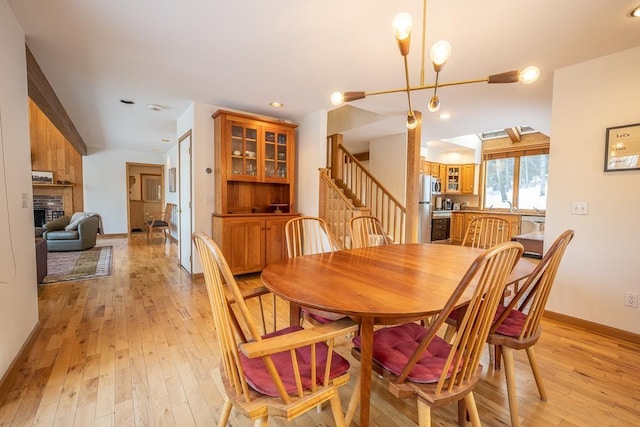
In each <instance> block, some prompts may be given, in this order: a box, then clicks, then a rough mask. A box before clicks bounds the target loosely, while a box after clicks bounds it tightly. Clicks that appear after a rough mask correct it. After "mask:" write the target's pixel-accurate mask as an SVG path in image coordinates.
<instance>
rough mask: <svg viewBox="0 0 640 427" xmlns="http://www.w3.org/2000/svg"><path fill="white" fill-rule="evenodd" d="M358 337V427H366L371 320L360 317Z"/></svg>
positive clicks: (368, 398)
mask: <svg viewBox="0 0 640 427" xmlns="http://www.w3.org/2000/svg"><path fill="white" fill-rule="evenodd" d="M360 337H361V344H360V426H361V427H368V426H369V409H370V400H371V360H372V358H373V318H371V317H362V319H361V324H360Z"/></svg>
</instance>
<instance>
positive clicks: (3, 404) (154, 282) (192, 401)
mask: <svg viewBox="0 0 640 427" xmlns="http://www.w3.org/2000/svg"><path fill="white" fill-rule="evenodd" d="M98 244H109V245H113V247H114V265H113V274H112V276H109V277H106V278H101V279H94V280H88V281H81V282H67V283H60V284H52V285H41V286H40V287H39V292H38V294H39V305H40V308H39V311H40V322H41V327H40V329H39V331H38V332H37V336H36V337H35V338H34V341H33V345H32V347H31V348H30V349H29V350H28V354H27V358H26V361H25V362H24V363H23V364H21V365H20V366H17V367H16V369H15V370H14V371H13V372H12V374H11V375H9V376H8V378H7V380H6V384H5V385H6V387H5V388H4V389H6V390H8V392H6V393H4V395H2V396H0V425H2V426H5V425H15V426H28V425H37V426H40V425H55V426H91V425H95V426H103V425H104V426H111V425H116V426H124V425H135V426H152V425H169V426H171V425H176V426H189V425H201V426H204V425H216V424H217V419H218V417H219V415H220V411H221V409H222V402H223V389H222V387H221V384H220V381H219V380H218V351H219V350H218V345H217V342H216V339H215V332H214V330H213V326H212V319H211V315H210V309H209V305H208V300H207V297H206V290H205V288H204V285H203V283H202V279H199V280H191V278H190V276H189V275H188V274H186V273H184V272H183V271H182V270H181V269H180V268H179V267H178V266H177V253H176V252H177V248H176V245H175V244H174V245H171V244H169V243H167V244H162V243H160V242H159V240H158V239H156V241H155V242H154V243H152V244H147V242H146V237H145V235H144V234H142V233H141V234H137V235H134V236H132V238H131V239H127V238H102V239H100V240H99V242H98ZM243 279H244V280H243V284H244V285H245V286H250V285H251V284H252V282H253V283H256V282H259V277H258V276H249V277H244V278H243ZM269 301H271V299H270V298H266V299H265V303H268V302H269ZM278 313H279V316H281V320H282V319H284V316H285V315H287V313H288V311H287V306H286V303H285V302H283V301H279V302H278ZM282 321H283V322H284V320H282ZM283 324H284V323H283ZM544 328H545V330H544V333H543V335H542V338H541V339H540V342H539V343H538V344H537V346H536V349H537V354H538V361H539V364H540V367H541V371H542V375H543V377H544V380H545V385H546V387H547V393H548V395H549V399H548V401H547V402H541V401H540V399H539V397H538V392H537V389H536V386H535V383H534V381H533V376H532V374H531V371H530V369H529V366H528V361H527V359H526V356H525V354H520V352H518V353H517V354H516V369H517V389H518V401H519V405H520V418H521V420H522V425H523V426H562V427H566V426H635V425H638V423H639V421H638V420H640V345H638V344H634V343H631V342H627V341H622V340H617V339H611V338H609V337H606V336H601V335H596V334H594V333H591V332H589V331H585V330H582V329H578V328H576V327H572V326H568V325H566V324H563V323H559V322H557V321H550V320H546V321H544ZM349 348H350V343H349V341H348V340H347V339H346V338H345V339H344V340H343V341H342V342H341V343H340V345H339V346H338V348H337V350H338V351H339V352H340V353H341V354H343V355H344V356H345V357H347V358H348V359H349V360H350V361H351V362H352V368H351V369H352V371H353V372H352V374H353V375H352V378H351V381H350V384H349V385H348V386H346V387H343V388H342V390H341V395H342V401H343V408H346V405H347V402H348V399H349V396H350V392H351V390H352V386H353V383H354V381H355V378H356V374H357V369H358V362H357V361H355V360H354V359H353V358H352V357H351V356H350V354H349ZM483 364H484V365H485V368H484V369H483V374H482V380H481V381H480V383H479V385H478V386H477V388H476V392H475V395H476V401H477V405H478V409H479V412H480V417H481V420H482V422H483V424H484V425H486V426H503V425H509V408H508V403H507V398H506V386H505V381H504V372H502V371H494V370H492V369H488V368H486V366H487V365H488V355H487V356H486V357H485V360H483ZM455 409H456V408H455V405H449V406H448V407H444V408H437V409H434V410H433V411H432V420H433V425H437V426H449V425H455V422H456V412H455ZM416 420H417V410H416V405H415V402H414V401H408V402H405V401H399V400H397V399H395V398H394V397H392V396H391V395H390V394H389V393H388V392H387V391H386V390H385V389H384V388H383V385H382V383H381V382H380V381H378V380H377V378H374V380H373V401H372V404H371V421H372V423H371V424H372V426H384V427H396V426H397V427H400V426H412V425H415V424H416ZM270 424H271V420H270ZM353 424H355V425H357V424H358V418H357V415H356V419H355V420H354V423H353ZM231 425H233V426H249V425H251V423H250V422H249V421H248V420H247V419H245V418H243V417H242V416H239V415H238V414H237V413H235V412H234V413H233V415H232V419H231ZM273 425H285V423H283V422H282V421H280V420H274V421H273ZM287 425H293V426H329V425H332V419H331V414H330V411H329V410H328V408H325V410H324V411H323V412H321V413H318V412H316V411H311V412H310V413H308V414H306V415H304V416H303V417H301V418H298V419H297V420H295V421H294V422H291V423H289V424H287Z"/></svg>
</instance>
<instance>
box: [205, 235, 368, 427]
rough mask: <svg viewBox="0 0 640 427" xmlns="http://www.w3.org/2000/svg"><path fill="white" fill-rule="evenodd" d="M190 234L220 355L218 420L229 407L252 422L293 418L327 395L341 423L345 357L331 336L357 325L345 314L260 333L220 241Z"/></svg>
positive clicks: (346, 376)
mask: <svg viewBox="0 0 640 427" xmlns="http://www.w3.org/2000/svg"><path fill="white" fill-rule="evenodd" d="M193 240H194V242H195V245H196V249H197V251H198V254H199V256H200V260H201V262H202V269H203V272H204V279H205V284H206V288H207V293H208V295H209V301H210V303H211V311H212V315H213V318H214V323H215V328H216V333H217V337H218V343H219V349H220V356H221V358H222V361H221V363H220V375H221V379H222V383H223V384H224V387H225V391H226V395H227V399H226V400H225V404H224V407H223V411H222V415H221V418H220V420H219V423H218V425H219V426H226V425H227V422H228V420H229V415H230V413H231V409H232V407H235V408H236V409H238V410H239V411H240V412H241V413H242V414H244V415H245V416H247V417H249V418H250V419H251V420H253V421H254V422H255V424H256V425H266V422H267V418H268V416H272V415H273V416H278V417H282V418H285V419H286V420H291V419H293V418H295V417H297V416H299V415H301V414H303V413H305V412H306V411H308V410H310V409H311V408H314V407H316V406H317V405H318V404H319V403H322V402H325V401H330V402H331V409H332V412H333V417H334V421H335V423H336V425H338V426H344V416H343V413H342V407H341V403H340V396H339V394H338V387H339V386H341V385H344V384H346V383H347V382H348V381H349V373H348V368H349V362H348V361H347V360H346V359H344V358H342V357H341V356H340V355H338V354H337V353H335V352H334V351H333V348H334V340H335V338H336V337H339V336H345V335H347V334H349V333H351V332H353V331H355V330H356V329H357V325H356V324H355V323H354V322H353V321H351V320H350V319H348V318H344V319H341V320H340V321H337V322H331V323H327V324H325V325H322V326H320V327H317V328H311V329H303V328H301V327H300V326H293V327H289V328H286V329H284V330H281V331H278V332H276V333H272V334H268V335H265V336H261V335H260V333H259V331H258V328H257V327H256V325H255V323H254V321H253V317H252V315H251V313H250V311H249V309H248V307H247V304H246V303H245V301H244V299H243V296H242V293H241V291H240V289H239V288H238V285H237V283H236V281H235V278H234V277H233V275H232V273H231V270H230V269H229V266H228V264H227V262H226V260H225V259H224V256H223V254H222V252H221V251H220V249H219V248H218V246H217V245H216V244H215V242H213V240H211V238H210V237H209V236H207V235H206V234H204V233H202V232H198V233H194V235H193ZM225 288H226V289H228V291H226V290H225ZM227 292H230V293H231V295H233V298H234V307H235V308H236V312H237V314H236V316H238V317H239V318H241V320H242V322H243V323H244V324H245V325H246V328H247V330H248V333H247V336H246V337H245V336H244V334H242V333H240V332H239V331H238V329H237V323H236V322H235V320H234V319H235V316H233V315H232V314H231V306H230V304H229V303H228V297H227V295H226V294H227Z"/></svg>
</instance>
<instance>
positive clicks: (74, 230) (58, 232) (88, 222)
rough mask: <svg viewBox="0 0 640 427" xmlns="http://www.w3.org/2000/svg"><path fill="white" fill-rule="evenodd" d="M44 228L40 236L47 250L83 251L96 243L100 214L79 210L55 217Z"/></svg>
mask: <svg viewBox="0 0 640 427" xmlns="http://www.w3.org/2000/svg"><path fill="white" fill-rule="evenodd" d="M44 228H45V231H44V233H43V234H42V238H43V239H44V240H46V242H47V250H48V251H49V252H62V251H83V250H85V249H90V248H92V247H94V246H95V245H96V239H97V236H98V232H99V230H100V228H101V226H100V216H99V215H88V214H86V213H84V212H79V213H75V214H73V215H72V216H69V215H66V216H62V217H60V218H56V219H54V220H53V221H51V222H48V223H47V224H45V226H44Z"/></svg>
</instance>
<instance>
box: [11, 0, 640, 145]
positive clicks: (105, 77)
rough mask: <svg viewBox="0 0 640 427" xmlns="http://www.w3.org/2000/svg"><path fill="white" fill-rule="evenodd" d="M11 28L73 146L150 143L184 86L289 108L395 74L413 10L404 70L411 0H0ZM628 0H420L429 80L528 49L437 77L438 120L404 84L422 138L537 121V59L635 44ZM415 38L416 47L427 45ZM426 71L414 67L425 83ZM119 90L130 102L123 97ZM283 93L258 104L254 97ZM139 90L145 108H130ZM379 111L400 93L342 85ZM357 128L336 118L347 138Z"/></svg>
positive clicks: (389, 123)
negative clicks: (79, 142) (394, 28)
mask: <svg viewBox="0 0 640 427" xmlns="http://www.w3.org/2000/svg"><path fill="white" fill-rule="evenodd" d="M7 1H8V3H9V4H10V6H11V7H12V9H13V11H14V13H15V15H16V16H17V18H18V20H19V21H20V23H21V25H22V27H23V28H24V31H25V33H26V38H27V43H28V45H29V47H30V49H31V51H32V52H33V54H34V56H35V57H36V59H37V61H38V62H39V64H40V66H41V68H42V70H43V71H44V73H45V75H46V76H47V77H48V79H49V81H50V83H51V85H52V86H53V88H54V90H55V91H56V93H57V94H58V97H59V98H60V100H61V101H62V103H63V105H64V106H65V108H66V110H67V112H68V114H69V116H70V117H71V119H72V120H73V122H74V123H75V125H76V128H77V129H78V131H79V133H80V135H81V136H82V138H83V139H84V141H85V143H86V144H87V146H89V147H97V148H103V149H109V148H123V149H134V150H142V151H152V150H153V149H154V148H155V149H156V150H158V149H159V150H161V151H166V150H167V149H168V148H169V146H170V145H168V144H162V143H161V142H160V141H161V140H162V139H165V138H166V139H169V140H171V141H172V142H173V143H175V140H176V125H175V121H176V119H177V118H178V117H179V116H180V115H181V114H182V113H183V112H184V111H185V110H186V108H187V107H188V105H189V104H190V102H192V101H198V102H202V103H207V104H213V105H219V106H224V107H227V108H235V109H240V110H244V111H247V112H252V113H258V114H265V115H269V116H275V117H280V118H284V119H288V120H292V121H294V122H296V121H298V120H299V119H300V118H301V117H302V116H304V115H306V114H309V113H311V112H314V111H318V110H331V109H333V108H335V107H333V106H332V105H331V104H330V102H329V96H330V95H331V93H332V92H334V91H336V90H340V91H342V90H366V91H377V90H386V89H395V88H401V87H403V85H404V71H403V66H402V57H401V56H400V55H399V53H398V49H397V45H396V42H395V40H394V38H393V35H392V33H391V20H392V19H393V17H394V16H395V14H396V13H398V12H400V11H406V12H409V13H411V15H412V16H413V17H414V32H413V38H412V50H411V53H410V54H409V64H410V69H409V71H410V74H411V80H412V85H417V84H418V82H419V75H418V70H419V68H420V34H421V31H422V30H421V27H422V24H421V15H422V2H421V1H420V0H397V1H388V0H349V1H344V0H323V1H317V0H316V1H312V0H276V1H264V0H243V1H225V2H221V1H213V0H187V1H185V0H160V1H159V0H135V1H125V0H110V1H86V0H7ZM639 4H640V0H589V1H585V0H561V1H559V0H535V1H534V0H528V1H525V0H483V1H478V0H455V1H454V0H431V1H430V2H429V5H428V8H427V46H431V45H432V44H433V43H434V42H435V41H437V40H439V39H446V40H448V41H449V42H450V43H451V45H452V47H453V52H452V55H451V58H450V60H449V62H448V63H447V65H446V67H445V68H444V71H443V73H442V74H441V77H440V81H441V82H448V81H457V80H469V79H476V78H483V77H486V76H488V75H490V74H495V73H499V72H502V71H509V70H514V69H519V68H524V67H525V66H527V65H530V64H535V65H537V66H538V67H539V68H540V69H541V71H542V75H541V78H540V80H539V81H538V82H537V83H535V84H533V85H522V84H511V85H487V84H475V85H469V86H457V87H449V88H442V89H441V90H440V91H439V95H440V100H441V103H442V108H441V110H442V111H448V112H450V113H451V115H452V117H451V119H449V120H448V121H439V120H437V119H436V118H435V116H434V115H433V114H431V113H429V112H428V111H427V109H426V103H427V101H428V98H429V96H430V94H427V93H421V92H414V93H413V95H412V97H413V103H414V108H415V109H416V110H419V111H423V113H424V129H423V141H427V140H435V139H443V138H448V137H455V136H459V135H466V134H471V133H476V132H481V131H489V130H495V129H501V128H505V127H511V126H515V125H529V126H532V127H534V128H536V129H539V130H541V131H542V132H544V133H547V134H550V121H551V93H552V78H553V70H555V69H558V68H561V67H565V66H568V65H571V64H575V63H577V62H581V61H585V60H588V59H591V58H595V57H599V56H603V55H606V54H610V53H613V52H617V51H621V50H625V49H629V48H632V47H636V46H638V45H640V19H635V20H634V19H632V18H630V17H629V12H630V11H631V9H632V8H633V7H635V6H637V5H639ZM427 50H428V47H427ZM433 78H434V73H433V71H432V70H431V69H430V68H427V70H426V77H425V79H426V80H427V81H426V82H427V83H432V82H433ZM120 99H131V100H134V101H135V102H136V103H135V105H124V104H122V103H120V102H119V100H120ZM274 100H278V101H280V102H282V103H284V108H281V109H273V108H271V107H269V106H268V104H269V102H270V101H274ZM149 103H154V104H160V105H162V106H164V108H165V109H164V110H163V111H161V112H153V111H150V110H148V109H147V108H146V106H147V104H149ZM354 106H357V107H359V108H363V109H366V110H370V111H373V112H375V113H378V114H381V115H383V116H384V117H387V118H388V119H386V120H384V121H383V122H384V126H381V123H378V124H377V126H375V128H376V129H375V132H376V134H378V136H384V133H386V134H396V133H400V132H403V131H404V128H403V126H404V116H405V114H406V109H407V106H406V95H405V94H392V95H382V96H377V97H371V98H368V99H365V100H362V101H357V102H355V103H354ZM370 132H371V131H370V130H365V129H360V130H354V131H352V132H351V134H352V135H350V137H352V138H353V139H363V138H364V139H366V138H371V133H370Z"/></svg>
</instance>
